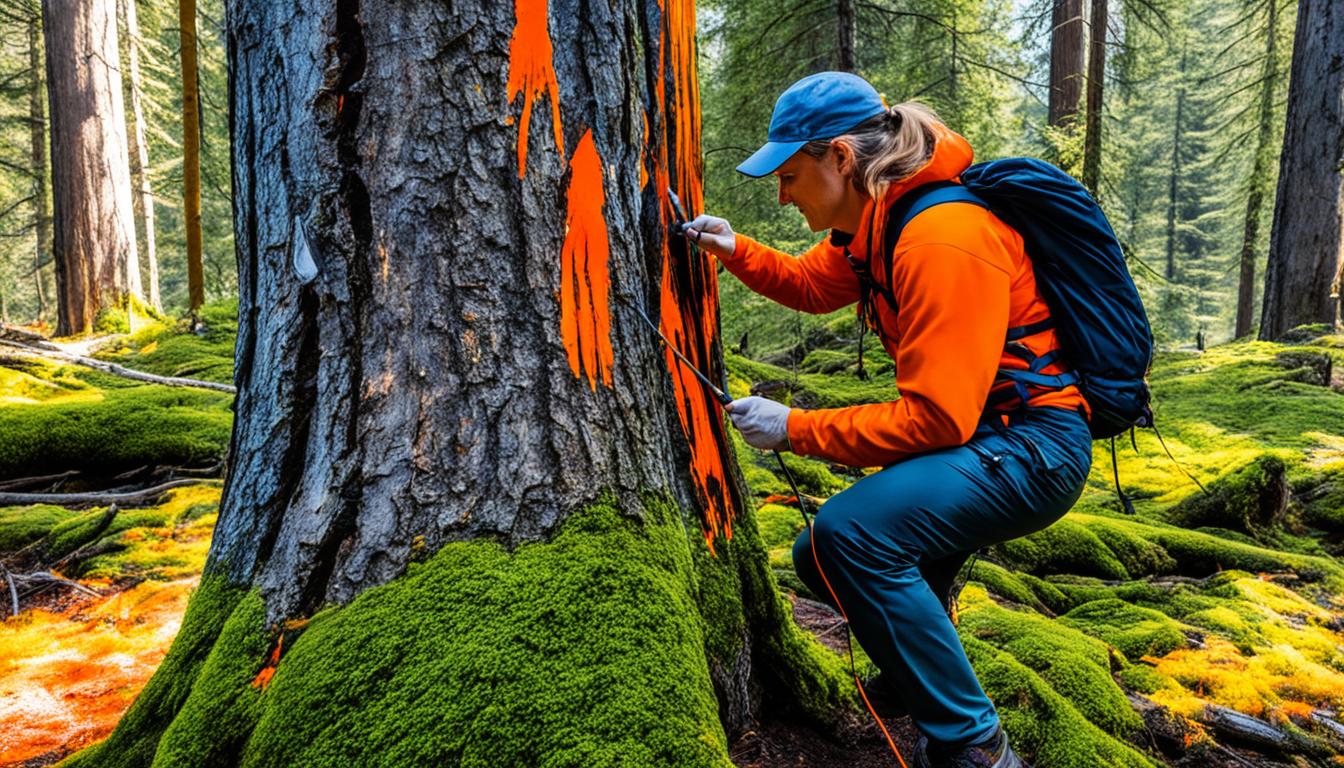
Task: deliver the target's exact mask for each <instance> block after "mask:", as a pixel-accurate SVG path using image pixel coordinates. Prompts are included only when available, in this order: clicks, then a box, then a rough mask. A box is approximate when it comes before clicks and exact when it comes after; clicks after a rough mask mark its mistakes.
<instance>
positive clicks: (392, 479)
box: [68, 0, 852, 767]
mask: <svg viewBox="0 0 1344 768" xmlns="http://www.w3.org/2000/svg"><path fill="white" fill-rule="evenodd" d="M228 28H229V46H230V51H229V54H230V77H231V81H232V82H231V86H232V87H231V88H230V98H231V105H230V113H231V119H232V127H233V144H234V146H233V149H234V152H233V157H234V179H235V184H234V189H235V191H236V194H237V196H238V198H237V202H236V205H235V215H236V218H235V232H236V241H237V243H238V257H239V283H240V285H241V300H240V303H239V309H238V312H239V326H238V344H237V351H236V361H237V362H236V366H235V381H236V384H237V386H238V397H237V401H236V406H235V409H236V414H237V415H236V420H235V422H234V431H233V437H232V442H231V446H230V450H229V454H230V457H231V459H230V467H229V473H228V476H227V479H226V483H225V489H224V494H223V499H222V501H221V508H220V514H219V518H218V523H217V525H216V529H215V536H214V540H213V543H212V545H211V551H210V556H209V560H208V562H207V564H206V566H205V573H204V577H203V581H202V585H201V588H200V590H199V591H198V592H197V594H196V595H195V596H194V598H193V600H192V603H191V605H190V607H189V609H188V612H187V615H186V618H185V619H184V621H183V625H182V629H181V632H180V634H179V636H178V638H177V641H176V643H175V645H174V647H173V649H172V651H171V652H170V654H169V656H168V658H167V660H166V661H165V662H164V664H163V666H162V668H161V669H160V671H159V672H158V674H157V675H156V676H155V677H154V678H153V680H151V682H150V683H149V684H148V686H147V687H146V688H145V690H144V691H143V692H142V694H141V695H140V698H139V699H138V700H137V701H136V703H135V705H134V706H133V708H132V709H131V710H130V711H129V712H128V714H127V715H126V717H125V718H124V719H123V721H122V723H121V724H120V726H119V727H118V728H117V730H116V731H115V732H114V733H113V734H112V735H111V736H110V737H109V738H108V739H107V740H106V741H105V742H103V743H102V744H101V745H97V746H95V747H93V748H91V749H89V750H87V751H85V752H83V753H80V754H78V755H76V756H74V757H73V758H71V759H70V760H69V763H68V764H69V765H73V766H149V765H155V766H172V765H183V766H187V765H191V766H202V765H207V766H208V765H225V764H227V765H237V764H243V765H276V766H303V765H329V764H330V765H338V764H339V765H350V764H365V765H373V764H376V765H380V766H401V765H406V766H411V765H414V766H419V765H472V766H483V765H490V766H503V765H510V766H512V765H519V766H523V765H527V766H570V765H572V766H585V767H588V766H601V765H639V766H657V765H669V766H702V765H703V766H727V765H729V764H730V763H729V759H728V752H727V744H728V741H729V738H730V737H732V736H733V735H734V733H735V732H736V731H738V730H740V729H744V728H747V727H749V726H750V725H752V724H753V722H754V720H755V718H756V717H758V716H759V715H761V714H762V713H763V712H765V711H766V709H767V708H768V707H774V708H776V709H792V710H795V711H796V712H799V713H803V714H807V715H811V716H813V717H814V718H824V717H827V716H829V715H830V713H832V712H834V711H836V708H837V707H843V706H845V705H852V698H851V696H852V694H850V693H849V692H848V690H847V689H846V688H845V687H844V685H843V683H844V676H843V675H842V674H841V672H840V670H839V663H838V661H837V659H836V658H835V657H834V656H833V655H829V654H827V653H826V652H824V651H822V650H821V649H820V646H818V645H817V644H816V643H815V642H814V641H811V640H810V639H807V638H805V637H804V636H803V635H801V634H800V632H799V630H798V629H797V628H796V627H795V626H794V625H793V624H792V622H791V619H790V616H789V611H788V610H787V604H786V603H785V602H784V601H783V599H782V598H781V597H780V596H779V594H778V592H777V590H776V587H775V583H774V580H773V576H772V574H771V571H770V567H769V562H768V559H767V554H766V552H765V549H764V547H763V545H762V544H761V542H760V540H759V538H758V534H757V530H756V525H755V521H754V520H753V518H752V515H751V510H750V509H749V507H748V506H747V505H746V504H745V503H744V496H743V493H742V485H741V480H740V476H739V472H738V470H737V469H736V467H735V464H734V461H733V453H732V448H731V446H730V444H729V443H728V441H727V439H726V435H725V433H724V424H723V420H722V418H721V414H720V412H719V411H718V409H717V406H716V404H715V403H714V402H713V401H712V399H710V398H708V397H707V396H706V393H705V392H704V391H703V389H702V388H701V386H700V385H699V384H698V383H696V381H695V380H694V379H693V378H691V377H690V376H689V375H688V374H687V373H686V371H685V370H684V369H682V368H681V367H679V366H677V367H669V366H676V364H675V363H673V362H672V359H671V357H670V356H667V355H666V354H665V353H664V352H663V351H662V349H661V348H660V346H659V342H658V340H657V338H656V337H655V336H653V335H652V334H651V333H650V332H649V331H648V329H647V327H646V326H644V325H643V324H642V323H641V322H640V321H639V319H638V316H637V315H635V314H634V313H633V309H632V307H633V306H638V305H649V304H650V303H651V302H652V303H653V306H654V308H653V309H651V310H650V312H649V313H650V314H651V315H654V316H656V317H658V318H659V319H660V320H661V323H660V324H661V326H662V329H663V331H664V333H665V334H666V335H667V336H669V337H670V338H672V339H673V340H674V342H675V343H676V344H677V345H678V346H679V347H680V348H681V350H682V351H683V352H684V353H686V354H687V355H688V356H689V357H690V358H691V359H693V360H695V361H696V363H697V365H700V366H703V367H704V369H705V370H707V371H710V372H711V373H718V372H721V371H722V361H721V351H720V347H719V339H718V320H717V316H716V314H715V311H714V307H715V305H716V302H715V298H716V297H715V293H716V290H717V289H716V285H715V279H716V278H715V272H714V269H713V264H712V260H711V259H710V258H709V257H707V256H705V255H703V254H700V253H697V252H694V251H687V250H686V246H685V243H684V242H683V241H681V240H680V239H673V240H669V239H668V237H667V232H668V230H669V228H670V224H671V208H670V207H669V206H668V204H667V201H668V189H669V187H675V188H676V190H677V192H678V193H679V195H680V197H681V198H682V200H683V201H685V202H686V203H687V205H688V207H691V208H692V209H694V208H698V207H699V202H700V197H701V193H700V178H699V167H700V160H699V143H698V142H699V135H698V131H699V125H698V122H699V117H698V101H697V98H698V97H697V91H696V81H695V77H696V73H695V61H696V54H695V50H694V7H693V4H692V3H690V2H686V1H685V0H640V1H639V2H634V1H630V2H622V3H616V4H611V5H607V4H596V5H593V4H586V3H574V2H563V3H559V2H557V3H552V4H551V6H550V7H549V8H548V7H547V4H546V3H544V2H537V1H536V0H518V2H517V3H516V4H507V3H485V2H478V3H465V4H454V5H451V6H442V5H434V4H430V5H425V4H411V5H405V4H376V3H364V4H361V3H359V2H357V0H337V1H336V2H335V3H329V4H318V5H315V6H306V7H305V8H303V9H297V8H295V7H288V6H277V5H275V4H273V3H269V2H264V1H263V0H233V2H231V3H230V4H229V6H228ZM518 96H521V97H522V98H516V97H518ZM824 480H825V477H824V476H821V475H819V477H818V482H822V481H824Z"/></svg>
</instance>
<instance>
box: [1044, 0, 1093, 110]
mask: <svg viewBox="0 0 1344 768" xmlns="http://www.w3.org/2000/svg"><path fill="white" fill-rule="evenodd" d="M1050 22H1051V23H1050V114H1049V119H1050V124H1051V125H1054V126H1058V127H1061V128H1062V127H1065V126H1067V125H1069V124H1071V123H1072V122H1073V121H1074V119H1075V118H1077V116H1078V102H1079V100H1080V99H1081V98H1082V95H1083V47H1084V41H1085V39H1086V38H1085V36H1084V29H1083V0H1054V10H1053V11H1052V13H1051V17H1050Z"/></svg>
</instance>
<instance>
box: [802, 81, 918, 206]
mask: <svg viewBox="0 0 1344 768" xmlns="http://www.w3.org/2000/svg"><path fill="white" fill-rule="evenodd" d="M942 127H943V121H942V120H940V119H939V118H938V115H936V114H934V112H933V110H932V109H930V108H929V107H927V106H925V105H924V104H921V103H919V102H917V101H907V102H904V103H901V104H897V105H895V106H893V107H891V108H889V109H888V110H887V111H886V112H883V113H881V114H879V115H876V116H874V117H871V118H869V119H867V120H865V121H863V122H862V123H859V124H858V125H857V126H855V127H854V128H853V129H852V130H850V131H849V132H848V133H845V134H842V135H840V136H836V137H835V138H833V139H829V140H821V141H811V142H808V143H807V144H805V145H803V148H802V149H803V151H804V152H806V153H807V154H808V155H811V156H812V157H821V156H822V155H824V154H825V153H826V150H827V149H829V148H830V146H831V144H832V142H837V141H843V142H844V143H845V144H847V145H848V146H849V147H850V149H851V150H852V151H853V155H854V173H853V176H852V181H853V183H854V188H855V189H857V190H859V191H860V192H864V193H866V194H867V195H868V196H869V197H872V198H873V199H875V200H878V199H881V198H882V196H883V195H885V194H886V191H887V187H889V186H890V185H891V184H892V183H893V182H897V181H901V180H902V179H906V178H909V177H910V175H911V174H913V173H914V172H915V171H917V170H919V169H920V168H921V167H922V166H923V165H924V164H925V163H927V162H928V160H929V157H931V156H932V155H933V145H934V141H935V138H934V137H935V136H936V135H937V133H938V130H939V129H940V128H942Z"/></svg>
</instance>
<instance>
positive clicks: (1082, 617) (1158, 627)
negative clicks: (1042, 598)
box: [1059, 599, 1186, 661]
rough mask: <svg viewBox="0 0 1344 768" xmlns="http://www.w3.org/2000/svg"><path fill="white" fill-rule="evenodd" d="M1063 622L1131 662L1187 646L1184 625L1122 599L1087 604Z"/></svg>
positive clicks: (1062, 622) (1061, 620)
mask: <svg viewBox="0 0 1344 768" xmlns="http://www.w3.org/2000/svg"><path fill="white" fill-rule="evenodd" d="M1059 622H1060V623H1061V624H1063V625H1064V626H1066V627H1073V628H1074V629H1077V630H1079V631H1080V632H1083V633H1085V634H1087V635H1090V636H1091V637H1096V638H1100V639H1102V640H1104V641H1105V642H1107V643H1109V644H1110V645H1112V646H1115V648H1116V649H1117V650H1119V651H1120V652H1121V653H1123V654H1124V655H1125V657H1126V658H1128V659H1129V660H1131V661H1135V660H1138V659H1139V658H1141V657H1143V656H1165V655H1166V654H1168V653H1170V652H1172V651H1174V650H1176V649H1177V648H1184V647H1185V645H1186V641H1185V634H1184V633H1183V632H1182V631H1181V625H1180V624H1178V623H1177V622H1175V621H1173V620H1172V619H1171V618H1169V617H1168V616H1167V615H1166V614H1164V613H1161V612H1159V611H1155V610H1153V609H1151V608H1141V607H1139V606H1136V605H1130V604H1129V603H1126V602H1125V601H1123V600H1119V599H1109V600H1093V601H1092V602H1090V603H1084V604H1083V605H1080V606H1078V607H1077V608H1074V609H1073V610H1071V611H1069V612H1068V613H1066V614H1064V615H1063V616H1061V617H1060V619H1059Z"/></svg>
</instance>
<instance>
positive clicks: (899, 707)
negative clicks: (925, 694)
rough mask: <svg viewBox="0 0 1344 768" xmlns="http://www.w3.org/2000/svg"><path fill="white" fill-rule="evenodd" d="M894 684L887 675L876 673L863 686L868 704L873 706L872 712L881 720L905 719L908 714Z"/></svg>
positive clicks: (908, 711)
mask: <svg viewBox="0 0 1344 768" xmlns="http://www.w3.org/2000/svg"><path fill="white" fill-rule="evenodd" d="M894 682H895V681H894V680H891V679H890V678H889V677H888V676H887V675H884V674H882V673H881V672H878V673H877V674H876V675H873V676H872V677H871V678H869V679H868V682H866V683H864V684H863V692H864V694H866V695H867V696H868V703H869V704H872V705H873V711H874V712H876V713H877V716H878V717H880V718H882V719H883V720H890V719H893V718H897V717H905V716H906V715H908V714H910V710H909V709H908V708H906V706H905V701H904V700H902V699H901V695H900V693H898V692H897V690H896V686H895V685H893V684H892V683H894ZM860 703H862V702H860Z"/></svg>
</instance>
